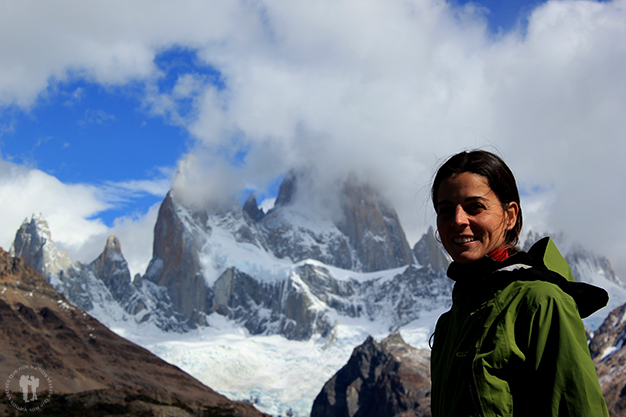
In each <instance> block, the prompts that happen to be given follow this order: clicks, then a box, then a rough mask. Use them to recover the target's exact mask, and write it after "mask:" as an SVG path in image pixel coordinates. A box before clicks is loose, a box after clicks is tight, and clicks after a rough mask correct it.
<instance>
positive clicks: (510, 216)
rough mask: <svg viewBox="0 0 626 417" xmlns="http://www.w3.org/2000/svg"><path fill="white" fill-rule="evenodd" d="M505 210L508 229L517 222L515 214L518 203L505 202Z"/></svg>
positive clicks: (517, 209) (517, 212) (516, 213)
mask: <svg viewBox="0 0 626 417" xmlns="http://www.w3.org/2000/svg"><path fill="white" fill-rule="evenodd" d="M505 211H506V215H507V219H506V230H507V231H509V230H511V229H513V228H514V227H515V224H516V223H517V215H518V214H519V204H517V203H516V202H515V201H511V202H510V203H509V204H507V206H506V210H505Z"/></svg>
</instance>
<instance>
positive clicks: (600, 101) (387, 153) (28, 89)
mask: <svg viewBox="0 0 626 417" xmlns="http://www.w3.org/2000/svg"><path fill="white" fill-rule="evenodd" d="M625 5H626V2H625V1H623V0H614V1H609V2H595V1H549V2H546V3H543V4H541V5H540V6H538V7H536V8H535V9H534V10H531V11H530V14H529V16H528V25H527V27H520V28H519V30H516V31H512V32H507V33H496V34H494V33H492V32H490V31H489V30H488V25H487V21H486V18H485V14H484V10H482V9H480V8H476V7H473V6H470V5H468V6H464V7H460V6H456V5H452V4H450V3H447V2H444V1H421V0H415V1H409V2H404V1H389V2H379V1H367V2H350V1H346V2H317V1H316V2H295V3H285V2H281V1H271V0H268V1H259V2H245V1H242V2H202V3H198V2H185V1H183V2H177V3H176V4H175V5H174V4H173V3H165V2H164V3H154V2H143V1H135V2H130V3H129V2H121V1H120V2H115V1H113V2H111V1H108V2H90V3H89V4H82V3H79V2H72V1H66V2H55V3H54V5H53V4H48V3H41V2H28V1H27V2H11V3H6V4H3V6H2V13H1V16H2V17H0V20H1V23H2V24H1V25H0V35H2V36H0V39H2V40H1V41H0V52H1V53H0V72H1V73H2V74H4V76H3V77H2V80H0V105H2V106H3V108H7V109H8V108H12V109H15V108H18V109H22V110H25V111H27V110H28V109H30V108H32V107H34V106H38V105H45V104H42V103H44V102H45V100H46V98H48V97H52V96H54V95H55V94H58V92H59V91H63V89H64V85H67V84H68V83H71V82H72V80H76V79H83V80H87V81H89V82H92V83H95V84H97V85H101V86H103V87H104V88H109V89H112V88H122V89H123V88H125V87H129V86H133V88H135V89H138V90H139V91H141V93H140V96H141V103H142V110H143V111H146V112H149V113H150V114H153V115H159V116H160V117H164V118H165V119H166V120H167V121H168V123H170V124H173V125H176V126H180V127H181V128H183V129H184V130H185V131H187V132H188V133H189V134H190V137H191V139H192V142H191V143H190V146H189V148H188V150H187V153H186V154H185V155H181V158H180V160H181V164H180V167H179V175H178V177H177V178H176V179H175V182H174V184H175V185H178V186H180V187H181V188H180V189H181V190H190V192H189V193H188V194H189V195H191V196H192V197H194V198H205V197H206V198H211V197H214V196H221V195H222V194H223V193H228V192H229V191H232V190H236V191H237V192H238V191H239V190H241V189H243V188H244V187H252V188H257V189H259V190H265V189H266V188H267V187H268V186H269V184H271V183H273V182H274V181H275V180H276V178H277V177H278V176H280V175H282V174H284V173H285V172H287V170H288V169H290V168H293V167H300V166H306V165H315V166H317V167H318V169H319V170H320V171H321V172H323V173H325V174H326V175H327V181H328V182H329V183H332V180H333V178H337V177H342V176H345V175H346V174H347V173H348V172H356V173H357V175H359V176H360V177H363V178H364V179H365V180H367V181H369V182H371V183H373V184H375V185H377V186H378V187H379V188H381V189H383V190H384V192H385V193H386V194H387V197H388V198H389V199H390V200H392V201H393V202H394V204H395V207H396V208H397V210H398V213H399V215H400V217H401V219H402V222H403V224H404V225H405V229H406V230H407V233H408V234H409V239H410V241H411V243H413V242H414V241H415V240H416V239H417V237H418V236H419V235H420V234H421V232H423V231H424V229H425V227H426V224H427V223H428V222H431V221H432V214H431V210H430V207H429V205H428V202H427V190H428V185H429V182H430V179H431V176H432V173H433V171H434V169H435V168H434V167H435V166H436V165H437V163H438V162H440V161H441V160H442V158H445V157H446V156H448V155H450V154H452V153H455V152H457V151H459V150H460V149H464V148H473V147H486V148H487V149H491V150H496V151H498V152H499V153H501V154H502V156H503V157H504V158H505V160H506V161H507V162H508V163H509V164H510V166H511V167H512V169H513V171H514V172H515V173H516V175H517V178H518V180H519V182H520V186H521V188H522V190H523V191H524V192H523V194H524V195H523V200H524V201H523V202H522V204H523V206H524V208H525V209H526V214H527V218H526V220H527V224H528V225H529V226H532V227H534V228H535V229H549V230H562V231H564V232H565V233H566V234H568V235H570V236H571V237H572V238H573V239H574V240H577V241H582V242H584V244H585V245H586V246H588V247H593V248H596V249H597V250H598V251H599V252H602V253H605V254H607V255H608V257H609V258H610V259H612V260H613V261H614V262H616V264H617V265H616V266H617V267H618V269H620V270H622V271H626V261H620V258H621V256H620V255H621V254H622V253H623V252H624V250H625V249H626V240H625V239H624V236H626V230H625V229H626V224H625V223H624V222H623V221H622V218H621V206H622V205H623V195H625V194H626V184H625V183H624V182H623V181H619V180H617V179H619V178H622V177H623V176H624V175H626V172H625V170H626V168H624V164H623V163H622V161H621V159H622V158H623V155H625V154H626V149H624V147H625V146H626V145H625V144H624V141H623V138H622V136H623V134H622V132H624V131H625V130H626V129H625V128H626V121H624V118H623V114H625V110H626V98H625V97H626V94H625V93H626V83H625V82H624V80H623V71H624V67H625V65H626V24H625V23H624V22H626V16H625V14H626V8H625V7H624V6H625ZM172 50H175V51H183V52H184V53H186V54H188V55H189V56H190V57H191V62H192V65H190V66H188V67H182V68H178V70H177V71H178V72H176V73H174V72H168V71H170V69H168V68H170V67H168V66H167V65H162V63H160V61H159V59H160V57H162V56H163V55H164V54H166V53H167V52H168V51H172ZM168 76H169V77H173V79H171V80H170V82H167V83H166V82H164V80H165V79H167V78H168ZM137 86H139V87H137ZM2 129H3V130H7V129H10V126H8V125H5V126H3V127H2ZM5 178H10V177H6V176H4V174H3V179H2V182H1V183H0V184H2V187H5V185H4V184H6V181H8V180H5ZM64 186H65V187H66V188H68V189H76V188H75V187H74V188H72V187H73V186H70V185H64ZM84 192H85V194H84V195H87V196H89V194H90V193H91V192H92V191H90V190H89V189H88V188H86V189H84ZM27 194H28V193H27ZM94 204H96V206H97V207H96V208H94V210H95V211H94V212H92V213H91V214H86V213H76V214H75V215H74V216H75V218H77V219H82V220H83V221H86V222H87V223H88V224H89V226H90V227H98V225H97V222H95V223H94V221H89V220H88V219H89V218H91V217H90V216H93V215H94V213H97V211H98V210H105V209H106V204H105V203H103V201H102V199H100V200H98V199H97V198H96V200H95V201H94ZM98 204H99V206H98ZM29 214H30V213H25V214H22V215H21V216H20V217H21V219H23V217H26V216H28V215H29ZM46 217H48V218H49V219H50V223H51V225H53V224H54V223H55V222H54V219H53V218H52V217H51V216H50V215H46ZM21 219H20V221H21ZM53 227H54V226H53ZM7 229H8V230H14V229H15V227H13V226H11V227H7ZM62 233H63V232H60V231H57V230H56V228H55V235H57V236H59V234H62ZM116 234H118V236H119V233H116ZM59 237H60V236H59ZM120 238H121V239H123V238H122V237H121V236H120ZM125 246H126V247H128V245H125ZM620 262H622V263H621V264H620ZM622 275H623V274H622Z"/></svg>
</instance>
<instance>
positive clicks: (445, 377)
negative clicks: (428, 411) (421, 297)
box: [431, 238, 608, 417]
mask: <svg viewBox="0 0 626 417" xmlns="http://www.w3.org/2000/svg"><path fill="white" fill-rule="evenodd" d="M554 271H557V272H558V273H557V272H554ZM448 276H450V278H452V279H454V280H455V281H456V283H455V286H454V290H453V294H452V300H453V303H452V308H451V309H450V311H448V312H446V313H445V314H443V315H442V316H441V317H440V318H439V321H438V322H437V326H436V328H435V333H434V340H433V346H432V358H431V375H432V398H431V400H432V402H431V406H432V415H433V417H443V416H454V417H458V416H485V417H487V416H522V417H524V416H532V417H543V416H560V417H565V416H567V417H571V416H586V417H602V416H608V411H607V408H606V403H605V401H604V398H603V397H602V392H601V390H600V385H599V383H598V377H597V374H596V370H595V367H594V364H593V362H592V360H591V357H590V355H589V348H588V346H587V338H586V335H585V329H584V326H583V323H582V320H581V317H586V316H588V315H590V314H592V313H593V312H595V311H597V310H598V309H600V308H602V307H604V306H605V305H606V303H607V301H608V295H607V293H606V291H604V290H602V289H600V288H598V287H594V286H592V285H589V284H584V283H577V282H574V280H573V278H572V274H571V271H570V269H569V266H568V265H567V263H566V262H565V260H564V259H563V257H562V256H561V255H560V254H559V253H558V250H557V249H556V247H555V246H554V244H553V243H552V241H551V240H549V238H546V239H543V240H541V241H539V242H538V243H537V244H535V245H534V246H533V248H532V249H531V250H529V251H528V253H525V252H520V253H517V254H515V255H513V256H511V257H509V258H508V259H507V260H506V261H504V262H497V261H494V260H492V259H491V258H485V259H483V260H481V261H478V262H474V263H472V264H457V263H454V262H453V263H452V265H450V268H449V269H448Z"/></svg>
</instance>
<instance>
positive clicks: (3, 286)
mask: <svg viewBox="0 0 626 417" xmlns="http://www.w3.org/2000/svg"><path fill="white" fill-rule="evenodd" d="M24 366H27V367H30V370H29V373H31V374H33V375H38V374H37V373H36V370H39V369H40V370H42V371H37V372H40V373H41V374H42V376H40V378H39V379H40V380H41V381H42V382H41V384H40V386H39V389H38V390H37V392H38V394H39V397H41V399H42V400H43V399H44V398H46V399H48V400H49V402H48V403H46V404H45V405H43V406H42V407H41V409H40V410H37V412H41V413H43V412H48V411H50V412H53V411H54V412H53V414H54V415H58V416H61V415H81V414H79V413H82V415H88V414H89V413H90V410H91V412H94V413H95V412H96V411H97V410H103V409H109V410H117V411H120V412H124V411H125V412H127V413H128V414H133V415H170V416H194V415H213V414H210V413H217V415H236V416H261V415H262V414H261V413H260V412H258V411H257V410H256V409H254V408H253V407H252V406H250V405H247V404H243V403H239V402H233V401H230V400H228V399H227V398H226V397H224V396H222V395H220V394H217V393H216V392H215V391H213V390H212V389H210V388H208V387H206V386H205V385H203V384H201V383H200V382H199V381H197V380H196V379H194V378H192V377H191V376H189V375H188V374H186V373H184V372H183V371H181V370H180V369H178V368H177V367H175V366H172V365H170V364H168V363H166V362H164V361H163V360H161V359H159V358H157V357H156V356H154V355H153V354H151V353H150V352H148V351H147V350H145V349H143V348H141V347H139V346H137V345H135V344H133V343H131V342H129V341H127V340H125V339H123V338H121V337H119V336H118V335H116V334H115V333H113V332H111V331H110V330H109V329H107V328H106V327H105V326H103V325H102V324H100V323H99V322H98V321H97V320H95V319H94V318H92V317H91V316H89V315H88V314H86V313H85V312H84V311H82V310H81V309H79V308H77V307H75V306H73V305H72V304H70V303H69V302H68V301H67V299H66V298H65V297H64V296H62V295H61V294H59V293H58V292H56V291H55V290H54V289H53V288H52V286H51V285H50V284H49V283H48V282H46V281H45V280H44V279H43V278H42V277H41V275H40V274H39V273H37V272H36V271H35V269H34V268H32V267H30V266H28V265H26V263H25V262H24V261H23V259H21V258H16V257H13V256H11V255H10V254H9V253H7V252H5V251H4V250H2V249H1V248H0V376H2V377H4V378H6V379H7V381H6V388H7V390H6V391H5V393H4V394H5V395H3V400H2V404H0V409H2V408H4V411H5V414H4V415H14V413H15V412H16V411H17V409H18V408H19V407H22V408H26V409H28V407H31V406H32V404H33V403H31V404H30V405H29V404H26V403H25V402H24V401H22V399H23V396H22V393H21V392H20V385H19V384H18V383H17V381H14V380H13V378H12V376H13V375H15V374H16V371H17V370H18V369H20V368H22V367H24ZM46 378H47V382H45V380H46ZM15 379H17V377H16V378H15ZM3 382H4V380H3ZM10 393H12V395H11V400H10V401H9V400H8V398H9V395H10ZM41 404H42V403H39V405H41ZM55 410H56V411H55ZM71 410H73V411H71ZM0 411H1V410H0ZM142 413H143V414H142ZM207 413H208V414H207ZM219 413H222V414H219ZM48 415H51V414H48Z"/></svg>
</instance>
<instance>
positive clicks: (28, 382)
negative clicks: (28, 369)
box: [20, 375, 39, 402]
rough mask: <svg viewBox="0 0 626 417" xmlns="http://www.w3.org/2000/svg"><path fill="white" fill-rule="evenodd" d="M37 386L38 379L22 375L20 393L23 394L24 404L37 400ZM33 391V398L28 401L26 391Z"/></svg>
mask: <svg viewBox="0 0 626 417" xmlns="http://www.w3.org/2000/svg"><path fill="white" fill-rule="evenodd" d="M38 386H39V378H35V377H34V376H31V375H22V376H21V377H20V387H21V388H22V393H23V394H24V402H30V401H36V400H37V387H38ZM31 387H32V389H33V398H31V399H30V400H29V399H28V390H29V388H31Z"/></svg>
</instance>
